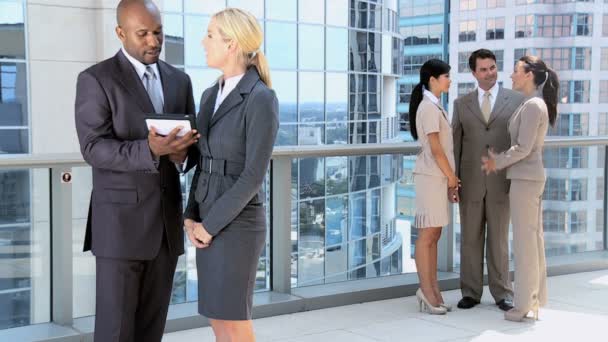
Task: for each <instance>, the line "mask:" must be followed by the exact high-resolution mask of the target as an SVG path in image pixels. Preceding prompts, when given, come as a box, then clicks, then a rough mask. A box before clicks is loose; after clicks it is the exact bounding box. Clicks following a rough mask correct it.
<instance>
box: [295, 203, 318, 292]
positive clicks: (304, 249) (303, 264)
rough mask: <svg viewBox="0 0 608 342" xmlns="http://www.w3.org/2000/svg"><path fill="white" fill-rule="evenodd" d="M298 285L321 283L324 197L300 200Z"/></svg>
mask: <svg viewBox="0 0 608 342" xmlns="http://www.w3.org/2000/svg"><path fill="white" fill-rule="evenodd" d="M299 238H300V239H299V244H298V285H314V284H322V283H323V276H324V273H325V269H324V268H325V267H324V258H325V199H317V200H310V201H304V202H300V231H299Z"/></svg>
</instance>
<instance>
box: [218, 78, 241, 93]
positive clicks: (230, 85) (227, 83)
mask: <svg viewBox="0 0 608 342" xmlns="http://www.w3.org/2000/svg"><path fill="white" fill-rule="evenodd" d="M243 76H245V74H244V73H242V74H240V75H236V76H232V77H228V78H225V79H224V86H223V87H222V86H221V85H222V83H221V82H220V93H221V94H222V95H224V94H225V95H228V94H230V92H231V91H232V90H233V89H234V88H236V85H237V84H239V81H240V80H241V78H243Z"/></svg>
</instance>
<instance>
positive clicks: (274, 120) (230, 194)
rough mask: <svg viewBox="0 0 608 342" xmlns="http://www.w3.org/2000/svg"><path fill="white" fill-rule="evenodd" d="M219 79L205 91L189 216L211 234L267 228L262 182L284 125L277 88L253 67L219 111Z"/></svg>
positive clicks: (202, 101)
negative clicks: (267, 83)
mask: <svg viewBox="0 0 608 342" xmlns="http://www.w3.org/2000/svg"><path fill="white" fill-rule="evenodd" d="M218 89H219V85H218V84H215V85H214V86H213V87H211V88H209V89H207V90H205V92H204V93H203V95H202V97H201V105H200V111H199V114H198V119H197V120H198V127H199V130H200V133H201V139H200V140H199V144H198V146H199V148H200V152H201V159H200V162H199V164H198V166H197V168H196V172H195V175H194V178H193V180H192V187H191V189H190V195H189V198H188V206H187V208H186V212H185V213H184V217H186V218H190V219H193V220H195V221H198V222H201V221H202V223H203V226H204V227H205V229H206V230H207V231H208V232H209V233H210V234H211V235H217V234H218V233H220V232H221V231H222V230H224V229H228V228H235V229H240V230H243V229H247V230H264V229H266V226H265V218H266V213H265V210H264V207H263V202H264V193H263V191H262V184H263V182H264V178H265V177H266V171H267V170H268V165H269V163H270V158H271V156H272V149H273V146H274V141H275V138H276V135H277V131H278V127H279V117H278V113H279V107H278V106H279V105H278V101H277V97H276V95H275V93H274V91H273V90H271V89H269V88H268V87H267V86H266V85H265V84H264V82H262V80H261V79H260V76H259V75H258V72H257V69H256V68H255V67H250V68H249V69H248V70H247V72H246V73H245V75H244V76H243V78H242V79H241V80H240V81H239V83H238V84H237V86H236V88H234V90H233V91H232V92H230V94H228V96H227V97H226V98H225V99H224V101H223V102H222V103H221V104H220V106H219V107H218V109H217V111H216V112H215V114H213V108H214V107H215V100H216V97H217V92H218Z"/></svg>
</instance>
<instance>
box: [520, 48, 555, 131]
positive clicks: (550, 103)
mask: <svg viewBox="0 0 608 342" xmlns="http://www.w3.org/2000/svg"><path fill="white" fill-rule="evenodd" d="M519 60H520V61H521V62H523V63H524V64H523V67H524V70H525V71H526V72H532V73H533V75H534V84H535V85H536V87H537V88H538V87H540V86H541V85H542V86H543V88H542V89H541V90H542V92H543V100H544V101H545V104H546V105H547V110H548V112H549V123H550V124H551V126H553V125H554V124H555V120H556V118H557V98H558V95H559V79H558V78H557V74H556V73H555V71H553V69H551V68H549V67H548V66H547V65H546V64H545V62H543V61H542V59H540V58H538V57H536V56H523V57H522V58H520V59H519ZM543 84H544V85H543Z"/></svg>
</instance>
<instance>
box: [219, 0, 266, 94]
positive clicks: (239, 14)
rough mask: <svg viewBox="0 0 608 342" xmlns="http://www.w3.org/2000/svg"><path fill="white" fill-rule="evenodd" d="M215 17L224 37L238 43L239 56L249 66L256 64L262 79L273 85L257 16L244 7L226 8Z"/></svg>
mask: <svg viewBox="0 0 608 342" xmlns="http://www.w3.org/2000/svg"><path fill="white" fill-rule="evenodd" d="M213 19H215V23H216V24H217V27H218V30H219V32H220V34H221V35H222V37H223V38H224V39H230V40H232V41H233V42H235V43H236V45H237V49H238V51H239V56H240V57H239V58H240V59H241V60H244V61H245V64H246V65H247V67H249V66H251V65H254V66H255V67H256V69H257V70H258V74H260V78H261V79H262V81H263V82H264V83H265V84H266V85H267V86H268V87H269V88H270V87H272V82H271V81H270V70H269V68H268V61H267V60H266V56H264V53H263V52H262V50H261V49H260V47H261V46H262V41H263V40H264V35H263V33H262V29H261V28H260V25H259V24H258V21H257V20H256V19H255V17H254V16H253V15H252V14H251V13H249V12H247V11H244V10H242V9H238V8H226V9H225V10H223V11H220V12H217V13H216V14H214V15H213Z"/></svg>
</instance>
